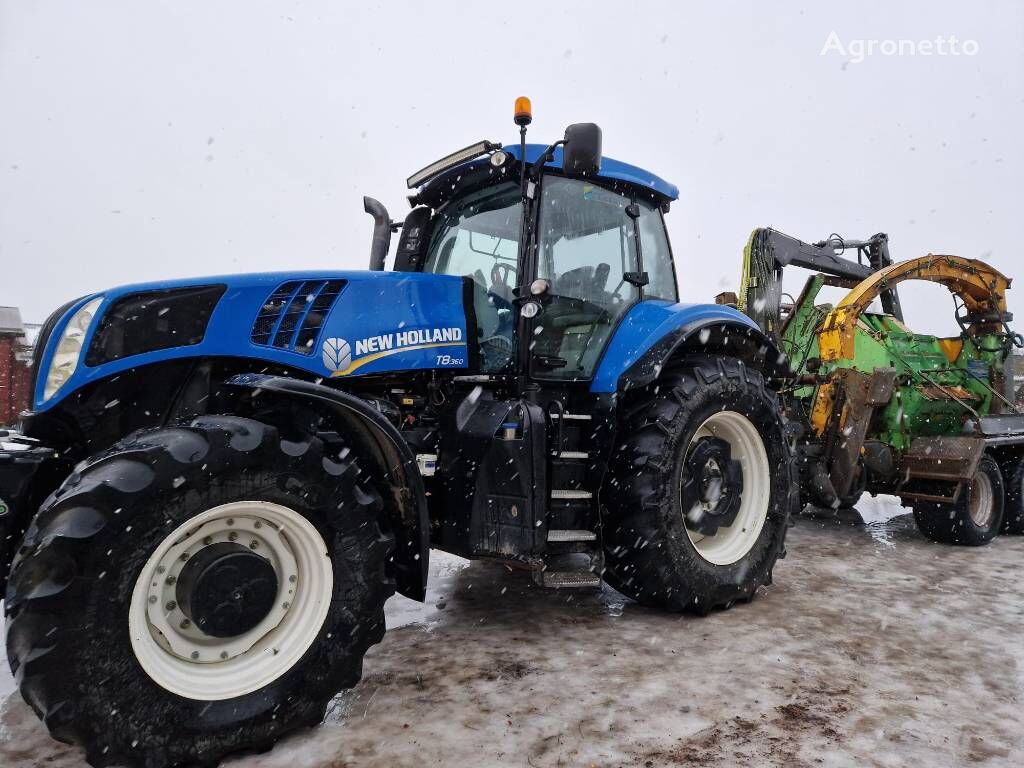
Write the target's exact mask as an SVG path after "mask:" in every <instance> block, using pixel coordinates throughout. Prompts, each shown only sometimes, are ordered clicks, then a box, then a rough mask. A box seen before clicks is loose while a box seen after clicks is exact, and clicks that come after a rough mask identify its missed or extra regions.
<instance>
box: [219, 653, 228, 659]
mask: <svg viewBox="0 0 1024 768" xmlns="http://www.w3.org/2000/svg"><path fill="white" fill-rule="evenodd" d="M220 657H221V658H222V659H226V658H227V657H228V652H227V651H221V652H220Z"/></svg>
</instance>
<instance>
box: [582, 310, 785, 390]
mask: <svg viewBox="0 0 1024 768" xmlns="http://www.w3.org/2000/svg"><path fill="white" fill-rule="evenodd" d="M690 350H693V351H697V352H709V353H716V354H723V355H728V356H730V357H734V358H737V359H739V360H743V361H744V362H745V363H747V365H749V366H751V367H752V368H755V369H757V370H759V371H761V372H763V373H764V374H765V376H766V377H768V378H773V379H782V378H788V377H789V376H790V375H791V371H790V369H789V364H788V361H787V360H786V358H785V355H783V354H782V353H781V352H780V351H779V349H778V347H777V346H776V345H775V343H774V342H773V341H772V340H771V339H770V338H768V337H767V336H766V335H765V334H764V333H763V332H762V331H761V329H760V328H758V327H757V324H756V323H755V322H754V321H753V320H751V319H750V318H749V317H747V316H746V315H744V314H743V313H742V312H740V311H738V310H736V309H733V308H732V307H728V306H723V305H720V304H672V303H670V302H667V301H657V300H651V301H644V302H641V303H640V304H637V305H636V306H634V307H633V308H632V309H631V310H630V311H629V312H627V313H626V316H625V317H624V318H623V320H622V322H621V323H620V324H619V326H618V327H617V328H616V330H615V333H614V335H613V336H612V340H611V341H610V342H609V344H608V348H607V349H606V350H605V354H604V357H603V358H602V359H601V363H600V364H599V365H598V368H597V372H596V373H595V375H594V380H593V382H592V383H591V387H590V391H591V392H594V393H611V392H623V391H626V390H629V389H635V388H637V387H643V386H646V385H648V384H650V383H651V382H652V381H654V380H655V379H656V378H658V375H659V374H660V373H661V369H662V368H663V367H664V366H665V364H666V363H668V362H669V361H670V360H671V359H672V358H673V357H676V356H677V355H679V354H681V353H682V352H683V351H690Z"/></svg>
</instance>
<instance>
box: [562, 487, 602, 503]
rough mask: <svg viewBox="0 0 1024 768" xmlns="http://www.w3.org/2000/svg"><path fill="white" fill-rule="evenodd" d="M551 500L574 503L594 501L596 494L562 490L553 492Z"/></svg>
mask: <svg viewBox="0 0 1024 768" xmlns="http://www.w3.org/2000/svg"><path fill="white" fill-rule="evenodd" d="M551 498H552V499H553V500H555V501H572V500H576V499H592V498H594V494H593V493H592V492H591V491H580V490H576V489H572V488H562V489H554V490H552V491H551Z"/></svg>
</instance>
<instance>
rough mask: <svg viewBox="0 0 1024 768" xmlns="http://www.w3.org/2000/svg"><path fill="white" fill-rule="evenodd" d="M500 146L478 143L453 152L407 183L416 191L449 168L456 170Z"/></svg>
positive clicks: (419, 172) (488, 142) (484, 142)
mask: <svg viewBox="0 0 1024 768" xmlns="http://www.w3.org/2000/svg"><path fill="white" fill-rule="evenodd" d="M500 146H501V145H500V144H496V143H494V142H493V141H478V142H477V143H476V144H470V145H469V146H468V147H466V148H465V149H460V150H459V151H458V152H452V153H451V154H450V155H446V156H445V157H442V158H441V159H440V160H438V161H437V162H435V163H431V164H430V165H428V166H427V167H426V168H423V169H422V170H419V171H417V172H416V173H414V174H413V175H412V176H410V177H409V178H408V179H406V180H405V183H406V184H408V185H409V189H415V188H416V187H418V186H419V185H420V184H422V183H423V182H425V181H427V180H428V179H432V178H433V177H434V176H437V175H438V174H439V173H443V172H444V171H447V170H448V169H449V168H454V167H455V166H456V165H459V164H460V163H464V162H466V161H467V160H472V159H473V158H474V157H478V156H480V155H482V154H484V153H485V152H489V151H490V150H492V149H494V148H495V147H500Z"/></svg>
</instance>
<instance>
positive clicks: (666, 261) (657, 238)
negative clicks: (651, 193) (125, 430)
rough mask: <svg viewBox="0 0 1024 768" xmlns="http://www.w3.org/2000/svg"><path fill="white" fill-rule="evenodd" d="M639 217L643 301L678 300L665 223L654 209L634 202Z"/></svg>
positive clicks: (645, 204) (659, 212)
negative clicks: (637, 208)
mask: <svg viewBox="0 0 1024 768" xmlns="http://www.w3.org/2000/svg"><path fill="white" fill-rule="evenodd" d="M637 204H638V206H639V208H640V216H639V217H638V218H637V222H636V224H637V229H638V230H640V260H641V261H642V262H643V268H644V272H646V273H647V279H648V283H647V285H645V286H644V289H643V290H644V298H645V299H665V300H666V301H672V302H676V301H679V293H678V291H677V290H676V273H675V267H673V265H672V250H671V248H669V244H668V234H667V233H666V232H665V220H664V218H662V215H661V210H660V208H658V207H657V206H653V205H650V204H648V203H645V202H643V201H639V200H638V201H637Z"/></svg>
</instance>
